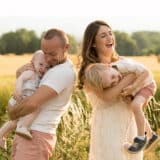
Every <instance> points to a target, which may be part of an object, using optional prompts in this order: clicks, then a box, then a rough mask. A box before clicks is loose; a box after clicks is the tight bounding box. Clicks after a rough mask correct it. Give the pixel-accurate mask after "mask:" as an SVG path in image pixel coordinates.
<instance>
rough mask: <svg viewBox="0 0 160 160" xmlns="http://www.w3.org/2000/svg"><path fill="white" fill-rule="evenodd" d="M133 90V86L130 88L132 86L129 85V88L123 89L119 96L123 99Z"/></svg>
mask: <svg viewBox="0 0 160 160" xmlns="http://www.w3.org/2000/svg"><path fill="white" fill-rule="evenodd" d="M133 90H134V88H133V86H132V85H129V86H127V87H125V88H124V89H123V90H122V92H121V95H122V96H123V97H126V96H129V95H132V93H133Z"/></svg>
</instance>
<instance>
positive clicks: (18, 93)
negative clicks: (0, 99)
mask: <svg viewBox="0 0 160 160" xmlns="http://www.w3.org/2000/svg"><path fill="white" fill-rule="evenodd" d="M13 98H14V99H15V100H16V101H17V102H18V101H21V100H22V94H21V93H20V92H14V93H13Z"/></svg>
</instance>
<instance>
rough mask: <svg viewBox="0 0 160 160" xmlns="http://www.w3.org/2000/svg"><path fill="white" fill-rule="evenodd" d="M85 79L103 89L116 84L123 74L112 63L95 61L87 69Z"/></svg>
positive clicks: (93, 85)
mask: <svg viewBox="0 0 160 160" xmlns="http://www.w3.org/2000/svg"><path fill="white" fill-rule="evenodd" d="M85 79H86V81H87V82H88V83H89V84H90V85H91V86H92V87H95V88H97V89H100V90H103V89H105V88H109V87H113V86H115V85H116V84H117V83H118V82H119V81H120V79H121V74H120V73H119V72H118V71H117V70H116V69H115V68H112V67H111V66H110V65H106V64H102V63H94V64H91V65H90V66H88V68H87V69H86V71H85Z"/></svg>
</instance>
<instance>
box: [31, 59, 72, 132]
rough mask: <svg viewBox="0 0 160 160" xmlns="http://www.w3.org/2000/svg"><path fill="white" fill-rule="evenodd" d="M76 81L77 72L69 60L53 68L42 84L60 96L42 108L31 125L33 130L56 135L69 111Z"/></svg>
mask: <svg viewBox="0 0 160 160" xmlns="http://www.w3.org/2000/svg"><path fill="white" fill-rule="evenodd" d="M74 81H75V72H74V69H73V65H72V63H71V62H70V61H69V60H67V61H66V62H65V63H63V64H59V65H57V66H55V67H53V68H51V69H50V70H49V71H47V73H46V74H45V75H44V77H43V78H42V80H41V82H40V86H41V85H46V86H48V87H50V88H52V89H53V90H54V91H56V92H57V93H58V96H56V97H54V98H53V99H51V100H49V101H47V102H46V103H45V104H44V105H42V106H41V112H40V113H39V115H38V116H37V117H36V119H35V120H34V121H33V123H32V125H31V127H30V128H31V129H32V130H37V131H40V132H45V133H49V134H56V127H57V125H58V123H59V121H60V118H61V116H62V115H63V113H64V112H65V111H66V110H67V109H68V106H69V101H70V98H71V93H72V89H73V86H74Z"/></svg>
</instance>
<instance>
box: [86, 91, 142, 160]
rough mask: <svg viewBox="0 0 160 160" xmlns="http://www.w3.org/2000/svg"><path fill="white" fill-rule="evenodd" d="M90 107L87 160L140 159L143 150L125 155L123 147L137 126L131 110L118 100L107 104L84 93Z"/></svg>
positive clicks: (133, 134) (131, 137)
mask: <svg viewBox="0 0 160 160" xmlns="http://www.w3.org/2000/svg"><path fill="white" fill-rule="evenodd" d="M87 96H88V99H89V101H90V103H91V105H92V107H93V110H92V119H91V138H90V154H89V160H142V159H143V152H139V153H138V154H129V153H127V152H126V150H125V149H124V148H123V143H124V142H126V141H129V142H132V141H133V138H134V137H135V136H136V133H137V129H136V125H135V120H134V116H133V113H132V111H131V110H130V108H129V106H128V105H127V104H126V103H124V102H123V101H122V100H119V101H117V102H112V103H107V102H104V101H102V100H101V99H100V98H98V97H97V96H96V95H94V94H93V93H87Z"/></svg>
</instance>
